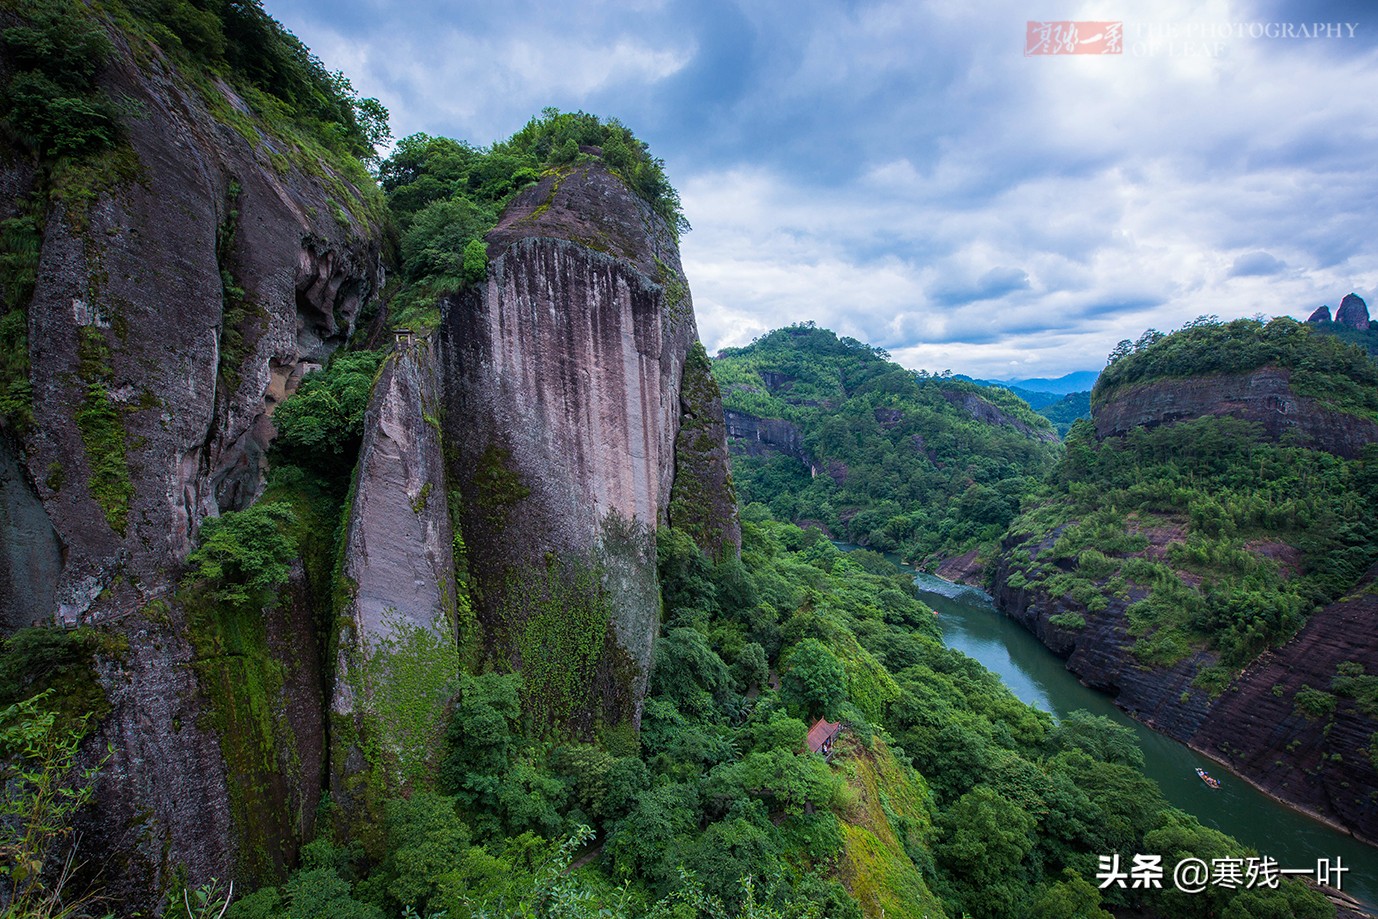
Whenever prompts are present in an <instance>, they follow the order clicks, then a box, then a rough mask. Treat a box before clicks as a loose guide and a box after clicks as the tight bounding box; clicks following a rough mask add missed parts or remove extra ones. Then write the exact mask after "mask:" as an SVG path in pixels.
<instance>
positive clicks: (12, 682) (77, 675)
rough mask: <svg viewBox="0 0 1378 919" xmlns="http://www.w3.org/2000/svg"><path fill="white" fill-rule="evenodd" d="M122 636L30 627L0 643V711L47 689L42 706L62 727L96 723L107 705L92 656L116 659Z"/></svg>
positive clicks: (123, 647)
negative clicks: (58, 718) (87, 719)
mask: <svg viewBox="0 0 1378 919" xmlns="http://www.w3.org/2000/svg"><path fill="white" fill-rule="evenodd" d="M128 647H129V645H128V642H127V641H126V640H125V639H124V638H123V636H120V635H117V634H115V633H113V632H108V631H104V630H101V629H95V628H80V629H73V630H70V631H69V630H66V629H60V628H56V627H52V626H30V627H29V628H25V629H20V630H19V631H17V632H15V633H14V634H13V635H10V636H8V637H7V638H3V639H0V706H5V705H11V704H13V703H15V702H19V701H21V700H23V699H29V698H32V697H33V696H35V695H37V694H39V693H41V692H45V691H48V690H52V695H51V696H50V697H49V699H48V701H47V702H46V703H45V705H46V706H47V707H49V708H53V709H54V710H56V711H57V712H58V714H59V715H60V716H61V717H62V718H63V719H64V721H65V722H66V723H68V724H76V723H77V722H78V721H80V720H81V719H82V718H85V717H87V716H90V717H91V718H92V719H93V721H99V720H100V719H102V718H104V717H105V716H106V715H108V714H109V713H110V703H109V701H108V700H107V699H106V695H105V689H104V688H103V687H102V686H101V684H100V679H99V677H98V676H97V673H96V667H95V664H96V659H97V657H102V656H103V657H118V656H119V655H120V654H122V653H123V652H124V651H125V650H127V649H128Z"/></svg>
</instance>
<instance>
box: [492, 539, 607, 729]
mask: <svg viewBox="0 0 1378 919" xmlns="http://www.w3.org/2000/svg"><path fill="white" fill-rule="evenodd" d="M499 619H500V620H501V621H503V622H506V623H510V625H509V627H508V628H509V638H510V640H511V642H512V645H513V650H514V651H515V656H516V658H517V661H516V663H517V665H518V667H519V669H520V670H521V674H522V711H523V712H524V713H525V715H526V717H527V718H528V719H529V720H530V722H531V723H532V725H533V726H534V727H535V730H536V731H537V732H541V731H544V730H546V729H548V728H551V727H564V726H569V725H571V724H572V723H573V722H574V721H575V719H576V718H577V717H578V716H580V715H581V714H584V713H588V712H592V711H595V710H597V709H599V708H601V707H602V702H603V701H604V700H602V699H599V698H597V695H596V690H595V677H596V674H597V670H598V664H599V660H600V658H601V657H602V656H603V653H604V649H605V647H607V646H609V636H610V634H611V628H612V611H611V609H610V607H609V604H608V598H607V594H606V592H605V590H604V587H603V580H602V572H601V571H599V570H598V569H597V568H595V567H593V566H589V565H581V564H571V563H568V562H564V563H562V562H561V561H560V560H558V559H556V558H554V557H553V556H552V557H550V558H548V559H547V560H546V564H545V568H544V570H543V571H542V570H540V569H537V570H517V569H514V570H512V571H511V572H510V573H509V575H508V578H507V581H506V584H505V585H504V590H503V602H502V608H501V612H500V614H499ZM611 645H613V646H615V645H616V639H615V638H613V639H612V641H611Z"/></svg>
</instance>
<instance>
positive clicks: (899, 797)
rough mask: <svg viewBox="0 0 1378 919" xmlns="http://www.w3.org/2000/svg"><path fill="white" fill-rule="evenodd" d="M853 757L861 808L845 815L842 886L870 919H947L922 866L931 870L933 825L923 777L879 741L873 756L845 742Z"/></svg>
mask: <svg viewBox="0 0 1378 919" xmlns="http://www.w3.org/2000/svg"><path fill="white" fill-rule="evenodd" d="M844 744H845V746H843V747H842V749H843V750H846V751H848V752H849V753H850V754H851V756H850V757H849V758H847V759H846V760H845V761H844V765H845V766H849V767H850V768H852V769H853V770H854V771H853V774H852V776H851V777H850V778H849V780H848V786H849V788H850V789H851V795H850V797H851V798H853V800H854V801H855V804H854V805H853V806H852V807H851V808H850V809H849V810H848V811H847V812H846V813H844V814H840V815H839V816H840V818H841V819H842V820H843V826H842V837H843V851H842V859H841V861H840V864H839V866H838V875H839V878H840V880H841V881H842V882H843V884H844V885H846V887H847V889H848V890H849V891H850V892H851V894H852V896H853V897H854V898H855V899H856V901H857V902H858V903H859V904H860V905H861V910H862V913H863V914H864V915H865V916H867V917H881V916H885V917H914V919H919V917H922V916H933V917H936V916H943V915H945V913H944V911H943V906H942V902H941V901H940V900H939V899H938V898H937V897H936V896H934V894H933V892H932V891H931V890H929V888H928V884H927V883H926V882H925V881H924V879H923V874H922V872H921V871H920V870H919V868H918V864H931V859H930V857H929V856H928V850H927V840H928V838H929V835H930V833H931V828H932V822H931V818H930V814H929V811H928V804H927V801H928V790H927V788H926V787H925V786H924V783H923V777H922V776H920V775H918V774H917V773H915V772H914V771H913V770H912V769H909V768H907V767H905V766H903V765H901V764H900V763H899V762H897V761H896V760H895V758H894V756H892V755H891V753H890V750H889V748H888V747H886V745H885V743H884V741H881V740H879V739H877V740H876V741H875V743H874V744H873V749H872V750H870V751H867V750H863V749H861V748H860V747H859V746H858V745H856V744H855V743H852V742H847V741H844Z"/></svg>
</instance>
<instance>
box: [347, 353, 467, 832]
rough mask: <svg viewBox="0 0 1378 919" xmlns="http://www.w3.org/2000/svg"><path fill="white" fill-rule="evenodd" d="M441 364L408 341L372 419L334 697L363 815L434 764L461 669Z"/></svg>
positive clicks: (350, 541) (392, 363) (353, 521)
mask: <svg viewBox="0 0 1378 919" xmlns="http://www.w3.org/2000/svg"><path fill="white" fill-rule="evenodd" d="M435 371H436V366H435V361H434V359H433V356H432V353H431V346H430V344H429V343H428V342H418V343H410V344H406V343H402V344H399V346H398V347H397V349H396V350H395V351H394V353H393V355H392V356H391V357H390V358H388V359H387V361H386V363H385V364H384V367H383V370H382V373H381V375H380V376H379V378H378V381H377V383H375V384H374V389H373V397H372V399H371V401H370V404H369V408H368V412H367V413H366V415H365V417H364V441H363V445H362V447H361V448H360V451H359V465H358V467H357V470H356V474H355V487H354V492H353V502H352V504H351V506H350V509H349V526H348V529H347V532H346V536H345V544H344V550H343V555H342V558H343V562H342V574H343V577H344V580H345V582H346V585H347V586H346V590H347V593H348V598H347V600H346V601H345V604H344V609H343V610H341V613H340V617H339V624H338V628H339V629H340V632H339V634H338V635H337V636H335V641H336V654H335V674H334V693H333V697H332V699H331V703H330V710H331V723H332V725H333V730H332V732H331V743H332V750H331V755H332V763H333V769H332V775H331V792H332V796H333V798H334V800H335V801H337V802H339V803H340V804H341V805H342V806H343V807H344V808H345V809H346V811H349V812H350V813H351V815H353V816H358V815H360V813H361V812H362V811H364V810H366V809H367V808H368V807H369V806H370V805H373V804H375V803H376V799H378V798H380V797H381V795H382V794H386V793H392V794H398V793H401V792H402V791H404V790H406V789H408V788H409V787H411V786H414V784H415V783H416V782H418V781H420V780H422V779H424V777H425V776H426V775H427V774H428V773H429V771H430V767H431V766H433V765H434V762H435V760H436V758H437V757H438V756H439V753H440V743H439V738H440V736H441V734H442V729H443V725H442V723H441V722H442V717H443V714H444V709H445V705H446V704H447V702H448V701H449V697H448V695H447V693H448V691H449V689H450V687H451V684H452V683H453V680H454V677H455V676H456V675H457V674H458V672H459V666H460V661H459V652H458V644H457V641H458V635H457V629H458V606H459V596H458V593H457V589H456V584H455V577H454V550H453V547H454V537H453V534H452V532H451V529H450V516H449V511H448V509H447V507H446V498H447V492H446V484H445V474H444V457H443V454H442V447H441V440H440V425H439V421H438V415H439V412H440V398H439V394H438V392H437V389H438V385H437V384H438V379H437V375H436V372H435ZM375 792H376V793H377V794H374V793H375Z"/></svg>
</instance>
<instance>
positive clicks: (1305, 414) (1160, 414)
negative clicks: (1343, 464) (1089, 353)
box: [1092, 367, 1378, 459]
mask: <svg viewBox="0 0 1378 919" xmlns="http://www.w3.org/2000/svg"><path fill="white" fill-rule="evenodd" d="M1290 379H1291V374H1290V372H1289V371H1287V370H1286V369H1284V368H1280V367H1260V368H1259V369H1257V370H1254V371H1251V372H1249V373H1240V374H1221V375H1216V376H1198V377H1186V378H1167V379H1156V380H1150V381H1148V382H1146V383H1140V384H1136V385H1133V386H1128V387H1125V388H1123V389H1121V390H1118V391H1117V392H1115V394H1114V396H1113V398H1111V399H1110V400H1109V401H1107V402H1105V403H1104V404H1099V405H1096V406H1095V410H1094V412H1093V413H1092V420H1093V421H1094V422H1095V425H1096V434H1097V435H1098V436H1100V437H1102V438H1105V437H1116V436H1120V435H1123V434H1126V433H1128V432H1129V431H1131V430H1133V429H1134V428H1137V427H1154V426H1156V425H1160V424H1171V423H1172V422H1175V421H1186V420H1188V419H1191V418H1200V417H1203V416H1206V415H1229V416H1232V417H1235V418H1243V419H1245V420H1246V421H1254V422H1257V423H1258V424H1260V425H1262V427H1263V432H1264V434H1265V435H1266V436H1267V437H1269V438H1270V439H1273V440H1278V439H1281V438H1282V437H1283V435H1285V434H1288V433H1292V434H1293V436H1296V437H1298V438H1299V441H1300V443H1302V444H1304V445H1307V446H1311V447H1314V448H1315V449H1318V450H1325V451H1327V452H1329V453H1334V454H1335V455H1337V456H1343V457H1346V458H1348V459H1353V458H1355V457H1357V456H1358V455H1359V454H1360V453H1361V452H1362V451H1363V448H1364V446H1365V445H1366V444H1370V443H1374V442H1378V423H1374V422H1372V421H1369V420H1366V419H1363V418H1357V417H1355V416H1353V415H1346V414H1344V413H1342V412H1336V411H1332V410H1330V409H1327V408H1325V407H1323V406H1321V405H1320V404H1319V403H1317V401H1316V400H1315V399H1312V398H1310V397H1307V396H1300V395H1297V393H1296V392H1294V391H1293V390H1292V387H1291V385H1290V382H1289V381H1290Z"/></svg>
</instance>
